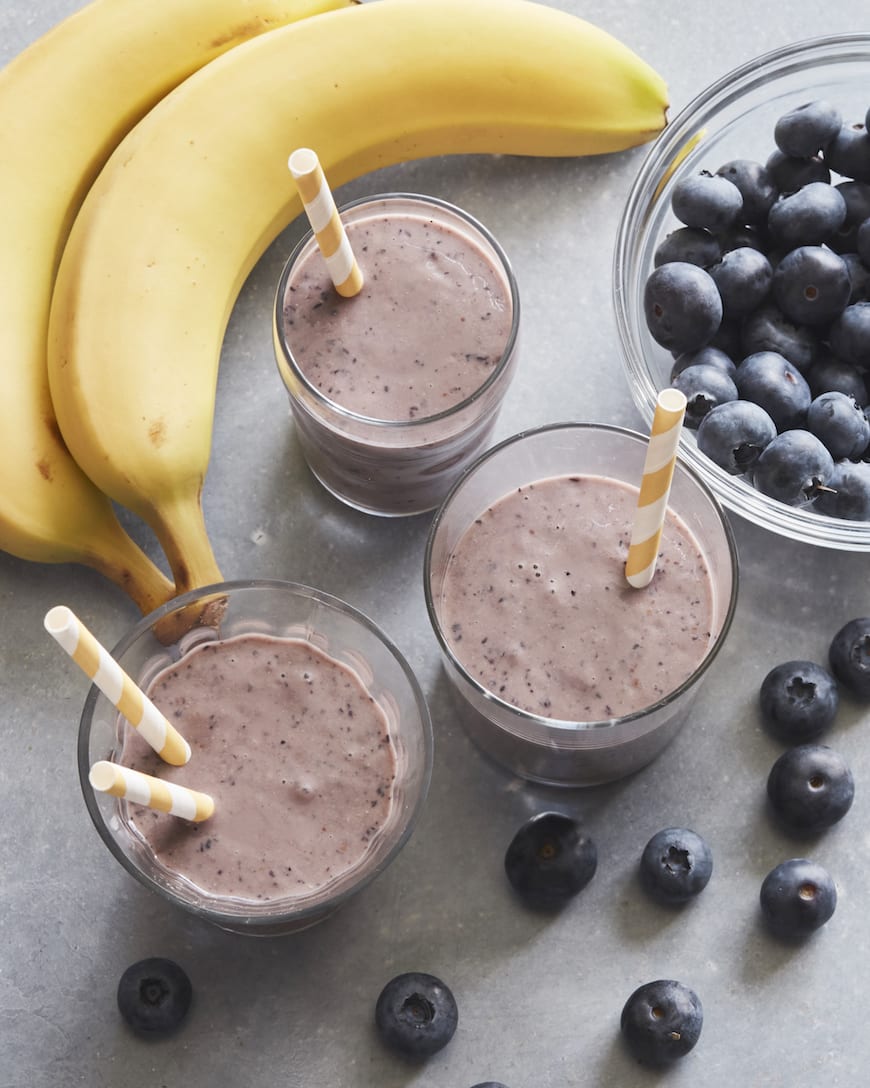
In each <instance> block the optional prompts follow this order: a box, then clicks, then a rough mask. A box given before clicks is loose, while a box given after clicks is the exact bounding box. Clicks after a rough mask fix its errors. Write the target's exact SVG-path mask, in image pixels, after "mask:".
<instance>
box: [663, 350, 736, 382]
mask: <svg viewBox="0 0 870 1088" xmlns="http://www.w3.org/2000/svg"><path fill="white" fill-rule="evenodd" d="M690 366H714V367H716V368H717V369H719V370H721V371H722V373H723V374H727V375H728V377H729V378H731V379H732V381H733V379H734V375H735V374H736V373H737V366H736V364H735V362H734V360H733V359H732V358H731V356H730V355H728V354H727V353H726V352H724V351H722V349H721V348H714V347H711V346H710V345H709V344H708V345H707V347H705V348H699V349H698V350H697V351H684V352H683V354H682V355H678V356H677V357H676V359H675V360H674V365H673V366H672V367H671V381H673V380H674V378H676V376H677V375H678V374H682V372H683V371H684V370H688V368H689V367H690Z"/></svg>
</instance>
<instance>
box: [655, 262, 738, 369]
mask: <svg viewBox="0 0 870 1088" xmlns="http://www.w3.org/2000/svg"><path fill="white" fill-rule="evenodd" d="M644 314H645V316H646V322H647V326H648V327H649V330H650V332H651V333H652V335H653V337H654V339H655V340H656V342H657V343H659V344H661V345H662V347H665V348H668V349H669V350H671V351H673V352H675V353H676V354H679V353H680V352H683V351H695V350H696V349H697V348H702V347H704V346H705V345H706V344H709V342H710V341H711V340H712V338H713V336H714V335H715V333H716V330H717V329H718V328H719V325H720V323H721V321H722V299H721V298H720V297H719V292H718V290H717V289H716V284H715V283H714V282H713V280H712V279H711V278H710V275H709V274H708V273H707V272H705V271H704V269H703V268H698V267H697V265H694V264H689V263H688V262H686V261H672V262H671V263H669V264H663V265H661V266H660V267H659V268H656V269H655V270H654V271H653V272H652V273H651V274H650V276H649V278H648V279H647V281H646V285H645V289H644Z"/></svg>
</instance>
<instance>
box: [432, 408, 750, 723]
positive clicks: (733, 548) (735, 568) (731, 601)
mask: <svg viewBox="0 0 870 1088" xmlns="http://www.w3.org/2000/svg"><path fill="white" fill-rule="evenodd" d="M565 430H573V431H577V430H591V431H604V432H608V433H610V434H615V435H618V436H619V437H620V438H624V439H627V440H629V441H631V442H633V443H636V444H642V445H646V444H647V443H648V441H649V436H648V435H644V434H641V433H640V431H635V430H632V429H631V428H629V427H622V426H618V425H616V424H611V423H593V422H571V421H566V422H561V423H547V424H544V425H543V426H539V427H532V428H529V429H527V430H523V431H518V432H517V433H516V434H513V435H511V436H510V437H508V438H505V439H504V440H503V441H501V442H499V443H498V444H497V445H494V446H491V447H490V448H489V449H488V450H486V452H485V453H483V454H481V456H480V457H478V458H477V460H476V461H475V462H474V463H473V464H471V465H469V467H468V468H467V469H466V470H465V471H464V472H463V473H462V475H461V476H460V477H459V478H458V479H457V480H456V482H455V483H454V485H453V487H452V488H451V489H450V491H449V492H448V493H447V495H446V496H445V498H444V500H443V502H442V503H441V505H440V506H439V508H438V510H437V512H436V513H435V516H434V518H433V520H432V524H431V525H430V527H429V533H428V535H427V537H426V546H425V551H424V555H423V593H424V597H425V601H426V611H427V613H428V615H429V622H430V625H431V627H432V630H433V631H434V633H435V637H436V639H437V641H438V645H439V647H440V649H441V652H442V653H443V654H444V656H445V657H446V658H447V660H448V661H449V662H450V664H451V666H452V667H453V668H454V669H456V671H457V672H458V673H459V675H460V676H461V677H462V679H463V680H464V681H465V683H467V684H468V685H469V686H470V687H471V688H472V689H473V690H474V692H475V694H476V695H478V696H479V697H480V698H482V699H483V700H485V701H486V702H487V703H491V704H493V705H494V706H497V707H499V708H500V709H501V710H504V711H507V712H508V713H510V714H511V716H512V717H514V718H515V720H516V721H517V722H518V723H520V724H518V725H517V726H516V727H515V728H512V727H510V726H506V725H503V724H502V723H501V722H498V723H494V724H496V726H497V728H499V729H502V730H504V731H505V732H512V733H516V734H517V735H527V734H528V731H529V730H530V729H534V730H536V731H537V732H543V731H545V730H553V731H555V732H557V733H558V732H560V733H563V734H564V735H565V736H566V738H567V737H570V736H577V735H580V734H584V735H586V734H592V733H596V732H602V733H603V732H606V731H607V730H613V729H616V728H619V727H621V726H624V725H626V724H627V723H632V722H637V721H640V720H642V719H644V718H646V717H649V716H651V715H652V714H654V713H655V712H657V711H659V710H662V709H663V708H665V707H667V706H669V705H670V704H672V703H675V702H676V701H677V700H678V699H679V698H680V697H681V696H682V695H683V694H684V693H685V692H686V691H687V690H688V689H689V688H692V687H694V685H695V684H696V683H697V682H698V681H699V680H700V679H701V677H702V676H703V674H704V673H705V672H706V671H707V669H708V668H709V667H710V666H711V665H712V664H713V661H714V660H715V659H716V657H717V656H718V654H719V651H720V649H721V648H722V646H723V644H724V642H725V636H726V635H727V634H728V631H729V629H730V627H731V624H732V621H733V619H734V614H735V611H736V609H737V596H738V588H739V562H738V555H737V541H736V538H735V536H734V531H733V529H732V527H731V523H730V521H729V520H728V517H727V515H726V514H725V511H724V509H723V507H722V504H721V503H720V502H719V499H718V498H717V496H716V494H715V493H714V492H713V490H712V489H711V488H710V487H708V485H707V484H706V483H705V482H704V480H703V479H701V477H700V476H699V474H698V473H697V472H696V471H695V469H694V468H693V467H692V466H691V465H688V464H686V462H685V461H683V460H682V459H681V458H680V457H679V456H678V457H677V466H676V467H677V471H680V472H682V473H683V474H684V475H685V476H686V477H687V478H688V479H689V480H690V481H691V482H692V483H693V484H694V485H695V486H696V487H697V488H698V490H699V491H700V492H701V493H702V494H703V496H704V498H705V499H706V500H707V502H708V503H709V504H710V506H711V507H712V509H713V511H714V513H715V514H716V515H717V519H718V521H719V524H720V525H721V527H722V531H723V534H724V537H725V542H726V545H727V548H728V555H729V560H730V574H731V590H730V593H729V597H728V606H727V608H726V610H725V615H724V617H723V619H722V623H721V625H720V629H719V634H718V636H717V638H716V641H715V642H714V643H713V645H712V646H711V647H710V649H709V651H708V653H707V654H706V655H705V657H704V660H703V661H702V662H701V663H700V665H698V667H697V668H696V669H694V671H693V672H692V673H691V674H690V675H689V676H688V677H687V678H686V679H685V680H684V681H683V682H682V683H681V684H680V685H679V686H678V687H676V688H674V689H673V690H672V691H670V692H668V693H667V695H664V696H662V698H661V699H658V700H656V702H654V703H650V704H649V705H648V706H645V707H642V708H641V709H640V710H635V711H632V713H630V714H624V715H622V716H621V717H618V718H607V719H604V720H602V721H590V722H584V721H572V720H570V719H564V718H547V717H544V716H543V715H540V714H534V713H532V712H531V711H527V710H523V709H521V708H520V707H517V706H514V705H513V703H509V702H507V701H506V700H505V699H502V698H501V697H500V696H498V695H497V694H496V693H495V692H492V691H490V690H489V689H488V688H486V687H484V686H483V684H481V683H480V681H478V680H476V679H475V677H473V676H472V675H471V674H470V673H469V671H468V670H467V669H466V667H465V666H464V665H463V663H462V662H461V661H460V660H459V659H458V657H457V656H456V654H455V653H454V652H453V649H452V647H451V646H450V644H449V642H448V640H447V638H446V636H445V634H444V630H443V627H442V625H441V621H440V618H439V616H438V611H437V608H436V605H435V600H434V598H433V595H432V579H431V569H432V553H433V550H434V547H435V539H436V536H437V535H438V530H439V528H440V527H441V525H442V523H443V521H444V519H445V517H446V516H447V514H448V512H449V508H450V505H451V503H452V501H453V499H454V497H455V496H456V494H457V493H458V492H459V490H460V488H461V487H462V486H463V484H464V483H465V481H466V480H467V479H468V478H469V477H470V476H471V475H472V474H473V473H474V472H475V470H476V469H477V468H479V467H480V466H482V465H483V464H484V463H485V462H487V461H490V460H491V459H493V458H494V457H497V456H498V455H499V454H500V452H501V451H503V450H505V449H507V448H509V447H511V446H514V445H516V444H517V443H519V442H522V441H523V440H524V439H527V438H531V437H535V436H536V435H541V434H545V433H550V432H556V431H565ZM530 482H532V481H530ZM469 524H470V523H469ZM523 726H525V727H526V733H525V734H520V733H519V732H518V731H519V730H520V729H522V727H523Z"/></svg>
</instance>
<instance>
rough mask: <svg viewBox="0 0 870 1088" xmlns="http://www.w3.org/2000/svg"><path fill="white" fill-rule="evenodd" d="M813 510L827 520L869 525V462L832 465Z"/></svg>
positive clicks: (838, 462) (841, 462)
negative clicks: (865, 522)
mask: <svg viewBox="0 0 870 1088" xmlns="http://www.w3.org/2000/svg"><path fill="white" fill-rule="evenodd" d="M868 422H870V420H868ZM814 509H816V510H818V512H819V513H820V514H825V515H827V516H828V517H829V518H841V519H845V520H847V521H870V462H867V461H857V462H856V461H835V462H834V471H833V472H832V473H831V476H830V478H829V480H828V484H827V487H825V488H823V489H822V490H821V491H820V492H819V493H818V495H817V496H816V501H815V506H814Z"/></svg>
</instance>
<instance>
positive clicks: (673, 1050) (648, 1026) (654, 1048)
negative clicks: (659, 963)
mask: <svg viewBox="0 0 870 1088" xmlns="http://www.w3.org/2000/svg"><path fill="white" fill-rule="evenodd" d="M703 1023H704V1010H703V1008H702V1006H701V1002H700V1000H699V999H698V995H697V994H696V993H695V992H694V990H690V989H689V987H688V986H684V985H683V984H682V983H681V982H677V981H676V980H674V979H657V980H656V981H655V982H647V983H646V984H645V985H643V986H639V987H638V988H637V989H636V990H635V991H634V993H633V994H632V995H631V996H630V997H629V999H628V1000H627V1001H626V1003H625V1005H624V1006H623V1009H622V1016H621V1019H620V1028H621V1029H622V1037H623V1039H624V1041H625V1044H626V1046H627V1047H628V1050H629V1052H630V1053H631V1055H632V1056H633V1057H634V1058H636V1059H637V1060H638V1061H639V1062H642V1063H643V1064H644V1065H650V1066H654V1067H663V1066H667V1065H670V1064H671V1063H672V1062H675V1061H676V1060H677V1059H678V1058H682V1057H684V1056H685V1055H686V1054H688V1053H689V1051H690V1050H691V1049H692V1048H693V1047H694V1046H695V1044H696V1043H697V1041H698V1038H699V1036H700V1034H701V1027H702V1025H703Z"/></svg>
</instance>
